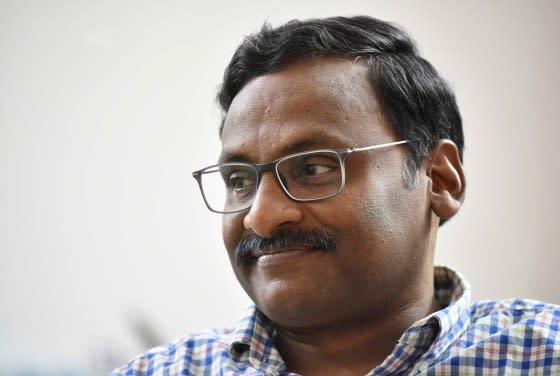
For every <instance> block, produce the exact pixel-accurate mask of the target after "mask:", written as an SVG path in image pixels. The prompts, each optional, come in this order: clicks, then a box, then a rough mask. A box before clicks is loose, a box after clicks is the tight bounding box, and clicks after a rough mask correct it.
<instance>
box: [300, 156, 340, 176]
mask: <svg viewBox="0 0 560 376" xmlns="http://www.w3.org/2000/svg"><path fill="white" fill-rule="evenodd" d="M339 166H340V164H339V162H338V159H337V158H336V157H333V156H332V155H325V154H318V155H309V156H302V157H301V158H300V159H299V160H298V163H297V167H296V170H297V172H296V176H300V177H313V176H321V175H325V174H328V173H329V172H332V171H334V170H337V169H338V168H339Z"/></svg>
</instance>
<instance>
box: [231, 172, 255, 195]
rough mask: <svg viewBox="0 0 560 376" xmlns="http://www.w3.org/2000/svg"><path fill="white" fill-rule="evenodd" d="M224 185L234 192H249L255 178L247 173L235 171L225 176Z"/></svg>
mask: <svg viewBox="0 0 560 376" xmlns="http://www.w3.org/2000/svg"><path fill="white" fill-rule="evenodd" d="M226 185H227V186H228V188H230V189H232V190H234V191H247V190H251V189H252V188H253V187H254V186H255V176H254V175H253V174H251V173H250V172H249V171H244V170H235V171H232V172H230V173H229V175H228V176H227V179H226Z"/></svg>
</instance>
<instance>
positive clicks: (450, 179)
mask: <svg viewBox="0 0 560 376" xmlns="http://www.w3.org/2000/svg"><path fill="white" fill-rule="evenodd" d="M427 173H428V176H430V177H431V182H432V183H431V188H430V201H431V207H432V210H433V211H434V213H435V214H436V215H437V216H438V217H440V218H441V219H444V220H445V219H449V218H451V217H453V216H454V215H455V214H457V212H458V211H459V209H460V208H461V205H462V204H463V201H464V199H465V174H464V171H463V165H462V163H461V159H460V158H459V151H458V149H457V146H456V145H455V143H453V141H451V140H446V139H443V140H439V141H438V142H437V143H436V144H434V146H433V147H432V150H431V151H430V160H429V166H428V167H427Z"/></svg>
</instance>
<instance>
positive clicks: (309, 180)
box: [201, 151, 343, 212]
mask: <svg viewBox="0 0 560 376" xmlns="http://www.w3.org/2000/svg"><path fill="white" fill-rule="evenodd" d="M276 174H277V177H278V178H279V179H278V180H279V181H280V184H281V185H282V187H283V189H284V191H286V192H288V194H289V195H290V196H291V197H292V198H293V199H296V200H303V201H305V200H318V199H322V198H327V197H330V196H333V195H335V194H337V193H338V192H339V191H340V189H341V187H342V180H343V179H342V162H341V159H340V158H339V156H338V154H337V153H336V152H334V151H321V152H309V153H300V154H295V155H292V156H288V157H286V158H283V159H281V160H280V161H279V162H278V163H277V164H276ZM201 183H202V187H203V191H204V197H205V199H206V202H207V204H208V205H209V206H210V207H211V208H212V209H213V210H215V211H218V212H232V211H238V210H243V209H246V208H248V207H250V206H251V205H252V203H253V200H254V198H255V194H256V192H257V189H258V171H257V169H256V168H255V167H254V166H252V165H249V164H241V163H240V164H235V163H229V164H224V165H218V166H213V167H210V168H208V169H206V170H204V171H202V174H201Z"/></svg>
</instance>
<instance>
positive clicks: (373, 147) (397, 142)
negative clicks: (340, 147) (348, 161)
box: [348, 140, 408, 153]
mask: <svg viewBox="0 0 560 376" xmlns="http://www.w3.org/2000/svg"><path fill="white" fill-rule="evenodd" d="M407 143H408V140H402V141H395V142H389V143H386V144H379V145H372V146H364V147H361V148H352V149H350V150H348V153H353V152H356V151H366V150H374V149H381V148H387V147H389V146H395V145H401V144H407Z"/></svg>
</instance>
